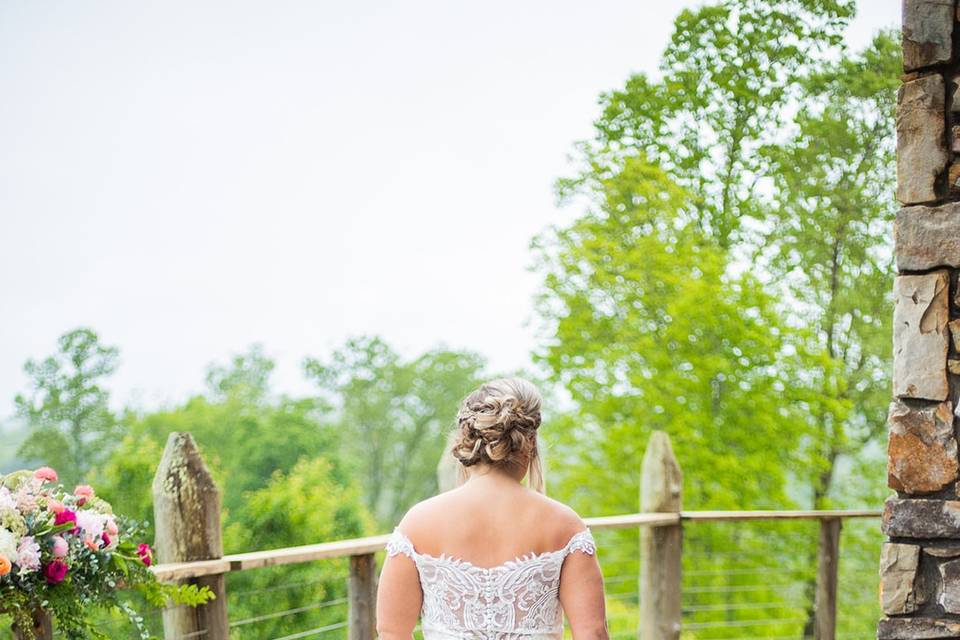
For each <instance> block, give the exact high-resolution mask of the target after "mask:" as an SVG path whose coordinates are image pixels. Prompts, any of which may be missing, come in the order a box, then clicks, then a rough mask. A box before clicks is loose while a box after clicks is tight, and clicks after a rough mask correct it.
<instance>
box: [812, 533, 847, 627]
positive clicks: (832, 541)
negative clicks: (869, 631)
mask: <svg viewBox="0 0 960 640" xmlns="http://www.w3.org/2000/svg"><path fill="white" fill-rule="evenodd" d="M842 524H843V521H842V520H841V519H840V518H823V519H821V520H820V542H819V545H818V548H817V594H816V597H815V598H814V627H813V637H814V640H834V638H835V637H836V634H837V577H838V571H839V569H840V527H841V526H842Z"/></svg>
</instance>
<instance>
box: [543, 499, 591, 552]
mask: <svg viewBox="0 0 960 640" xmlns="http://www.w3.org/2000/svg"><path fill="white" fill-rule="evenodd" d="M530 496H531V499H532V500H533V501H534V503H535V504H537V507H538V509H537V510H538V511H539V513H538V518H539V520H540V522H543V523H545V524H547V527H546V528H547V529H548V530H550V531H551V532H552V534H553V535H554V536H556V537H555V538H553V540H552V542H553V546H554V547H561V546H563V545H565V544H566V543H567V542H568V541H569V540H570V538H571V537H573V536H574V534H576V533H579V532H580V531H583V530H584V529H586V528H587V525H586V523H585V522H584V521H583V518H581V517H580V514H578V513H577V512H576V511H574V510H573V509H572V508H571V507H570V506H568V505H566V504H564V503H563V502H560V501H559V500H555V499H553V498H551V497H549V496H545V495H543V494H542V493H537V492H535V491H530Z"/></svg>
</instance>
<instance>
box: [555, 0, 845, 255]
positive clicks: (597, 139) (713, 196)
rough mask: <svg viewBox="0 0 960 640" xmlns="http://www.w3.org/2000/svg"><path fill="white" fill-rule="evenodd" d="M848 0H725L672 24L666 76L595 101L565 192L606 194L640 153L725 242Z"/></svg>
mask: <svg viewBox="0 0 960 640" xmlns="http://www.w3.org/2000/svg"><path fill="white" fill-rule="evenodd" d="M854 8H855V3H854V2H853V0H781V1H779V2H771V1H770V0H722V1H720V2H714V3H710V4H707V5H705V6H702V7H698V8H696V9H685V10H683V11H682V12H681V13H680V15H679V16H678V17H677V18H676V20H675V21H674V30H673V34H672V36H671V38H670V42H669V43H668V45H667V48H666V50H665V51H664V54H663V57H662V60H661V64H660V71H661V74H662V77H661V79H659V80H652V79H650V78H649V77H648V76H646V75H644V74H636V75H634V76H632V77H630V78H629V79H628V80H627V82H626V84H625V86H624V87H623V88H622V89H618V90H615V91H610V92H607V93H604V94H602V95H601V97H600V105H601V109H602V114H601V116H600V118H599V119H598V120H597V121H596V123H595V136H594V138H593V139H592V140H590V141H586V142H582V143H580V144H579V145H578V149H579V152H580V159H581V161H582V167H581V172H580V173H579V175H577V176H575V177H573V178H567V179H563V180H560V181H559V182H558V187H559V191H560V194H561V196H563V197H569V196H571V195H573V194H577V193H581V194H582V193H586V194H588V195H589V194H592V193H596V192H602V191H603V189H602V186H601V183H602V182H603V181H605V180H607V179H610V178H611V177H613V176H615V175H617V174H618V173H619V172H620V171H621V169H622V167H623V164H624V162H625V159H626V158H630V157H638V156H639V157H645V158H646V159H647V160H649V161H650V162H653V163H654V164H656V165H657V166H659V167H661V168H662V169H664V170H665V171H666V172H667V173H668V174H669V175H670V177H671V178H672V179H673V180H674V181H675V182H676V183H677V184H678V185H680V186H681V187H682V188H684V189H685V190H686V191H687V192H688V193H689V194H690V199H689V201H688V203H687V206H688V211H687V214H688V215H689V217H690V219H691V220H692V221H693V222H694V223H695V224H696V226H697V228H698V229H699V231H700V232H701V233H703V234H704V235H705V236H706V237H709V238H711V239H712V240H714V241H715V242H716V243H717V244H719V245H720V246H721V247H724V248H728V247H730V246H732V245H733V244H734V243H735V242H736V241H737V240H738V238H739V235H740V231H741V225H742V222H743V219H744V218H745V217H749V216H753V215H756V214H757V210H756V206H755V203H756V196H757V185H758V181H759V177H760V171H761V157H760V149H761V147H762V146H763V145H764V144H765V143H767V142H770V141H771V140H772V138H773V137H774V136H776V135H777V132H778V131H779V128H780V125H781V124H782V123H783V122H784V114H786V113H789V108H788V106H789V104H790V103H791V100H792V99H794V98H796V93H797V88H798V79H799V78H800V77H801V76H802V75H803V74H804V73H806V72H807V71H808V70H809V69H810V68H811V66H812V65H815V64H816V62H817V61H818V60H820V59H822V58H823V57H824V55H826V54H827V53H828V52H831V51H835V48H836V46H837V45H839V44H840V42H841V35H842V32H843V29H844V27H845V26H846V24H847V22H848V21H849V19H850V18H852V17H853V14H854Z"/></svg>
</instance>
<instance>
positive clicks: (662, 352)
mask: <svg viewBox="0 0 960 640" xmlns="http://www.w3.org/2000/svg"><path fill="white" fill-rule="evenodd" d="M854 10H855V4H854V3H853V2H850V1H846V0H835V1H834V0H826V1H825V0H780V1H778V2H771V1H768V0H723V1H720V2H709V3H706V4H704V5H703V6H702V7H699V8H696V9H690V10H685V11H683V12H682V13H681V14H680V15H679V16H677V18H676V20H675V23H674V30H673V33H672V36H671V38H670V40H669V43H668V45H667V47H666V49H665V50H664V52H663V54H662V57H661V63H660V72H661V73H660V74H659V76H658V77H657V78H653V77H651V76H648V75H645V74H636V75H633V76H631V77H629V78H627V79H626V81H625V82H624V83H623V85H622V86H619V87H616V88H613V89H611V90H609V91H607V92H604V93H603V94H602V95H601V96H600V97H599V108H598V115H597V118H596V121H595V125H594V135H593V136H592V137H591V138H590V139H587V140H583V141H581V142H578V143H576V144H575V145H574V148H573V153H572V158H573V160H572V163H571V170H570V172H569V174H568V175H565V176H560V177H558V180H557V183H556V193H557V196H558V200H559V201H560V203H561V204H563V205H566V206H569V207H572V208H575V209H576V211H577V215H576V216H575V217H574V219H573V220H572V222H570V223H568V224H563V225H557V226H555V227H551V228H548V229H544V230H543V231H542V232H541V233H540V234H538V235H537V236H536V237H535V238H532V239H531V242H530V252H531V262H532V264H533V267H532V268H533V270H534V272H535V273H536V274H537V275H538V277H539V278H540V281H541V286H540V289H539V292H538V296H537V300H536V313H537V319H538V322H539V323H540V326H539V330H538V335H539V336H540V342H539V346H538V347H537V349H536V350H535V352H534V353H533V354H532V365H531V367H530V369H529V370H528V371H520V372H503V371H492V370H490V367H489V366H488V364H487V362H486V360H485V358H484V356H483V354H480V353H473V352H465V351H460V350H453V349H448V348H445V347H437V348H435V349H432V350H429V351H427V352H425V353H422V354H419V355H416V356H414V357H404V356H402V355H401V354H400V353H398V351H397V350H395V349H394V348H393V347H392V346H391V345H390V344H388V343H387V342H386V341H384V340H383V339H381V338H379V337H377V336H357V337H355V338H352V339H349V340H347V341H346V342H344V343H343V344H342V345H340V346H339V347H338V348H337V349H336V350H334V351H333V352H332V353H330V354H325V355H320V356H316V357H314V356H310V355H305V357H304V359H303V373H304V376H305V378H306V379H307V380H308V381H309V382H310V383H311V384H312V387H313V389H314V391H313V392H312V393H310V394H306V395H298V396H289V395H285V394H279V393H277V392H276V391H275V390H274V389H273V388H272V387H271V380H270V378H271V371H272V369H273V368H274V363H273V362H272V361H271V359H270V357H269V356H268V354H267V352H266V351H265V349H264V348H263V347H261V346H258V345H254V346H251V347H249V348H247V349H246V350H245V351H242V352H239V353H238V354H237V355H236V357H234V358H233V359H232V360H230V361H229V362H221V363H213V364H211V365H210V367H209V369H208V371H207V375H206V381H207V385H206V388H205V389H198V390H197V393H196V394H195V395H194V396H193V397H191V398H189V399H188V400H186V401H185V402H182V403H179V404H175V405H171V406H166V407H163V408H161V409H159V410H144V409H142V408H138V407H129V408H127V409H124V410H120V411H117V410H114V409H112V408H111V407H112V405H111V402H110V397H109V394H108V392H107V390H106V385H105V383H106V382H107V381H109V379H110V376H111V375H112V374H113V373H114V372H115V371H116V369H117V367H118V366H120V355H121V354H120V353H119V352H118V350H117V349H116V348H114V347H113V346H111V343H110V336H99V335H98V334H97V333H96V331H95V328H85V327H84V328H77V329H68V330H67V331H66V332H65V333H64V334H63V335H62V336H60V337H59V339H58V340H56V344H53V342H54V337H53V336H51V352H50V354H48V355H47V354H38V357H37V358H36V359H32V360H30V361H29V362H27V363H25V365H24V366H25V372H26V373H27V375H28V378H29V380H30V383H29V385H28V386H27V387H26V388H24V389H23V392H22V393H21V394H20V395H18V396H17V397H16V398H15V400H14V406H15V418H14V419H13V420H12V421H11V422H10V424H7V425H5V427H4V432H3V433H4V444H5V446H4V447H3V449H2V452H0V457H2V459H0V471H7V470H10V469H12V468H17V467H21V466H25V465H33V464H41V463H43V464H49V465H51V466H53V467H55V468H56V469H57V470H58V471H59V473H60V475H61V478H63V479H64V480H65V481H66V482H67V483H68V484H71V483H74V482H80V481H84V482H89V483H91V484H93V485H94V486H96V487H97V488H98V490H99V492H100V493H101V494H102V495H103V497H105V498H107V499H108V500H110V501H111V502H112V503H113V504H114V505H115V508H116V509H117V510H119V511H122V512H125V513H129V514H132V515H135V516H137V517H138V518H142V519H144V520H150V519H151V518H152V505H151V500H150V483H151V480H152V477H153V473H154V470H155V468H156V465H157V462H158V460H159V456H160V453H161V451H162V448H163V445H164V442H165V440H166V438H167V436H168V434H169V433H171V432H173V431H189V432H191V433H192V434H193V435H194V437H195V438H196V440H197V442H198V443H199V445H200V446H201V448H202V450H203V453H204V456H205V458H206V459H207V461H208V464H209V465H210V466H211V468H212V469H213V470H214V473H215V474H216V477H217V478H218V480H219V482H220V485H221V486H222V487H223V491H224V527H225V529H224V531H225V534H224V536H225V550H226V551H227V552H228V553H230V552H239V551H246V550H253V549H265V548H271V547H281V546H289V545H297V544H305V543H311V542H318V541H323V540H333V539H338V538H345V537H354V536H361V535H367V534H372V533H377V532H385V531H389V529H390V528H391V527H392V525H393V524H394V523H396V521H397V520H398V519H399V517H400V516H401V515H402V514H403V513H404V511H405V510H406V509H407V508H408V507H409V506H410V505H411V504H413V503H414V502H416V501H417V500H420V499H422V498H424V497H427V496H430V495H432V494H434V493H435V492H436V491H437V482H436V465H437V462H438V460H439V458H440V456H441V454H442V452H443V449H444V443H445V440H446V435H447V433H448V432H449V430H450V428H451V426H452V424H453V419H454V416H455V412H456V408H457V405H458V402H459V400H460V399H461V398H462V397H463V396H464V395H465V394H466V393H467V392H468V391H469V390H471V389H472V388H473V387H474V386H476V385H477V384H478V383H479V382H481V381H482V380H484V379H487V378H489V377H492V376H496V375H501V374H508V373H519V374H521V375H525V376H527V377H529V378H531V379H533V380H534V381H535V382H537V383H538V384H539V385H540V386H541V388H542V389H543V391H544V394H545V396H546V399H547V400H546V405H545V410H544V415H545V422H544V424H543V426H542V427H541V434H542V442H543V444H544V446H545V450H546V458H547V469H548V471H547V476H548V492H549V494H550V495H552V496H554V497H556V498H558V499H560V500H563V501H566V502H568V503H570V504H571V505H572V506H573V507H574V508H576V509H578V511H579V512H580V513H581V515H583V516H596V515H609V514H616V513H628V512H633V511H636V510H637V508H638V494H639V486H638V480H639V462H640V459H641V457H642V454H643V451H644V448H645V445H646V442H647V438H648V436H649V434H650V433H651V431H653V430H663V431H666V432H667V433H668V434H669V435H670V437H671V439H672V441H673V446H674V449H675V452H676V454H677V457H678V459H679V461H680V464H681V466H682V468H683V470H684V482H685V484H684V507H685V508H686V509H794V508H797V509H828V508H849V507H868V508H876V507H877V506H878V505H879V504H881V502H882V500H883V498H884V496H885V495H886V493H887V489H886V486H885V474H884V472H883V470H884V467H885V465H884V460H885V455H884V451H883V447H884V439H885V415H886V410H887V404H888V401H889V397H890V392H889V387H890V380H889V372H890V368H891V367H890V348H891V338H890V336H891V327H890V317H891V309H892V303H891V295H890V291H891V284H892V273H893V272H892V261H891V247H890V237H891V234H890V232H889V231H890V221H891V220H892V216H893V213H894V211H895V209H896V204H895V202H894V199H893V185H894V175H893V167H894V117H895V102H896V89H897V86H898V84H899V80H898V78H899V74H900V71H901V61H900V46H899V35H898V34H897V33H894V32H879V33H877V34H876V36H875V38H874V39H873V40H872V41H871V42H870V44H869V45H868V46H867V47H865V48H863V49H861V50H850V49H849V48H848V47H847V46H846V45H845V44H844V39H843V34H844V31H845V29H846V28H847V26H848V23H849V21H850V20H851V19H852V18H853V15H854ZM874 524H875V523H874ZM875 529H877V527H876V526H873V525H871V524H870V523H864V525H863V526H860V525H851V526H849V527H848V528H847V529H845V531H844V539H843V563H842V566H841V574H842V575H841V596H840V602H841V619H840V623H839V624H840V629H839V632H840V634H841V637H855V636H860V635H862V636H864V637H872V636H873V628H874V625H875V621H876V619H877V618H878V615H879V614H878V610H877V607H876V578H875V573H876V556H877V553H878V550H879V539H880V538H879V532H878V531H875ZM636 537H637V534H636V532H617V533H616V534H615V535H614V534H612V533H611V534H610V535H609V536H607V535H605V536H604V538H603V539H602V540H601V541H600V542H601V548H602V551H601V553H602V555H601V561H602V562H603V564H604V569H605V573H606V575H607V577H608V594H609V595H610V611H611V626H612V628H613V629H614V631H615V633H622V634H624V635H626V634H632V633H633V631H634V629H635V626H636V615H637V614H636V610H637V602H638V595H637V593H636V587H635V576H636V572H637V557H636V555H637V554H636V549H637V540H636ZM815 543H816V535H815V531H814V530H813V529H811V528H810V526H809V525H803V524H788V525H777V526H771V525H762V526H761V525H737V526H731V525H727V524H722V525H702V526H701V525H697V526H696V527H691V528H690V529H688V531H687V532H686V539H685V559H684V562H685V565H684V568H685V585H687V587H688V588H687V590H686V591H687V593H688V594H689V595H688V596H687V597H688V598H690V600H689V602H686V603H685V612H684V615H685V624H686V629H685V632H684V633H685V634H686V635H687V636H689V637H698V638H742V637H801V636H806V635H811V626H810V625H811V611H812V584H813V582H812V581H813V576H814V571H815V567H814V561H813V559H814V557H815ZM344 572H345V569H344V567H342V566H339V565H338V564H337V563H325V564H323V566H307V567H296V568H281V569H270V570H262V571H258V572H249V573H250V575H240V576H231V578H230V579H231V584H230V585H229V589H230V591H229V593H230V594H231V595H230V597H231V602H230V608H231V618H232V619H252V618H256V617H258V616H259V617H262V616H263V614H264V613H269V612H270V611H296V610H301V611H299V612H298V613H295V614H290V615H286V616H282V617H277V618H270V617H267V618H265V619H263V620H262V621H258V622H256V623H255V624H251V625H247V626H244V627H242V628H238V629H237V635H238V637H251V638H260V637H275V636H280V635H282V634H284V633H292V632H296V631H298V630H300V629H303V628H306V627H309V626H316V625H323V624H326V623H329V622H331V621H335V620H338V619H341V618H342V617H343V613H344V610H343V609H342V608H337V607H335V606H331V607H323V608H317V607H312V606H311V603H318V602H337V600H338V599H339V598H341V597H342V595H343V590H344V584H343V574H344ZM290 585H295V586H296V588H293V587H291V586H290ZM244 634H246V635H244Z"/></svg>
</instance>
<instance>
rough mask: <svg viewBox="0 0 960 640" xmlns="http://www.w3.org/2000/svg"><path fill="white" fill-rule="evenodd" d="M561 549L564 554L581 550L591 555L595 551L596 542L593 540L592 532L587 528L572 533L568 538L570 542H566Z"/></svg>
mask: <svg viewBox="0 0 960 640" xmlns="http://www.w3.org/2000/svg"><path fill="white" fill-rule="evenodd" d="M563 551H564V553H563V555H564V556H567V555H568V554H571V553H573V552H574V551H583V552H584V553H586V554H589V555H593V554H595V553H596V552H597V543H596V541H594V539H593V534H592V533H590V529H589V528H588V529H584V530H583V531H580V532H578V533H575V534H573V537H572V538H570V542H568V543H567V546H566V547H564V549H563Z"/></svg>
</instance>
